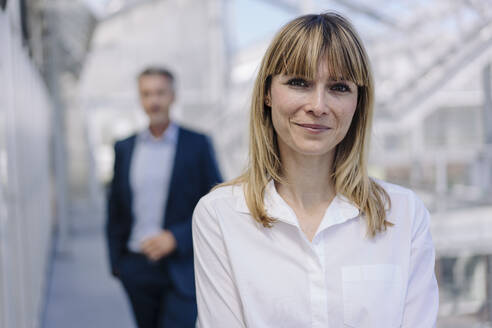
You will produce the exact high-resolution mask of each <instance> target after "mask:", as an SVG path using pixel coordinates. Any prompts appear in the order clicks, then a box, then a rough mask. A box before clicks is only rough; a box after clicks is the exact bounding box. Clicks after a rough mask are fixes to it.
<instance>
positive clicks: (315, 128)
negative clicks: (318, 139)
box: [294, 123, 330, 132]
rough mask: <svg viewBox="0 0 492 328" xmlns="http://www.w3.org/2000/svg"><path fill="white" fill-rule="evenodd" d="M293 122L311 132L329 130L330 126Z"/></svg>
mask: <svg viewBox="0 0 492 328" xmlns="http://www.w3.org/2000/svg"><path fill="white" fill-rule="evenodd" d="M294 124H296V125H298V126H300V127H301V128H305V129H306V130H308V131H312V132H323V131H327V130H330V127H328V126H326V125H321V124H309V123H294Z"/></svg>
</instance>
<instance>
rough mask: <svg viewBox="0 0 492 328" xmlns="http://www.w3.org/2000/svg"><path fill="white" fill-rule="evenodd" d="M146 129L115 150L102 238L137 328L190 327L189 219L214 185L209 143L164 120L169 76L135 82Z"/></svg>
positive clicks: (170, 92) (158, 71)
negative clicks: (105, 235) (147, 121)
mask: <svg viewBox="0 0 492 328" xmlns="http://www.w3.org/2000/svg"><path fill="white" fill-rule="evenodd" d="M138 87H139V93H140V100H141V104H142V107H143V109H144V110H145V113H146V115H147V116H148V118H149V127H148V129H146V130H144V131H142V132H140V133H139V134H138V135H133V136H131V137H129V138H127V139H124V140H122V141H119V142H117V143H116V144H115V163H114V177H113V180H112V182H111V186H110V192H109V197H108V218H107V225H106V233H107V239H108V246H109V255H110V262H111V269H112V273H113V275H115V276H116V277H118V278H119V279H120V280H121V282H122V284H123V287H124V289H125V291H126V293H127V295H128V297H129V300H130V303H131V305H132V308H133V313H134V316H135V320H136V321H137V324H138V326H139V327H140V328H155V327H161V328H188V327H194V324H195V319H196V301H195V285H194V275H193V246H192V237H191V217H192V213H193V209H194V207H195V205H196V204H197V202H198V200H199V199H200V198H201V197H202V196H203V195H205V194H206V193H207V192H208V191H209V190H210V188H211V187H212V186H213V185H214V184H216V183H218V182H220V180H221V177H220V173H219V171H218V168H217V164H216V161H215V157H214V154H213V149H212V146H211V144H210V143H209V141H208V139H207V138H206V137H205V136H204V135H201V134H198V133H196V132H192V131H190V130H187V129H185V128H183V127H180V126H178V125H176V124H175V123H173V122H171V121H170V118H169V110H170V107H171V105H172V104H173V102H174V99H175V90H174V77H173V75H172V73H171V72H170V71H168V70H165V69H162V68H148V69H146V70H144V71H143V72H142V73H140V75H139V77H138Z"/></svg>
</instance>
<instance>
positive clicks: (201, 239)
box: [193, 199, 246, 328]
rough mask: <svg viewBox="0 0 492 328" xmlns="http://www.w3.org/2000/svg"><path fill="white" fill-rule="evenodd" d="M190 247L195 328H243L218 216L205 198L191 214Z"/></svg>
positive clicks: (238, 301) (237, 294) (239, 302)
mask: <svg viewBox="0 0 492 328" xmlns="http://www.w3.org/2000/svg"><path fill="white" fill-rule="evenodd" d="M193 247H194V257H195V282H196V298H197V305H198V327H200V328H240V327H241V328H244V327H246V325H245V323H244V319H243V311H242V304H241V301H240V299H239V293H238V291H237V288H236V284H235V281H234V277H233V275H232V269H231V266H230V262H229V259H228V254H227V251H226V249H225V245H224V240H223V237H222V233H221V230H220V227H219V224H218V222H217V215H216V213H215V211H213V209H211V208H209V207H208V206H207V204H206V202H205V201H204V199H202V200H201V201H200V202H199V203H198V205H197V207H196V208H195V212H194V214H193Z"/></svg>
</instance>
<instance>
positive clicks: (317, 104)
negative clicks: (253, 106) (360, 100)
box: [266, 60, 358, 156]
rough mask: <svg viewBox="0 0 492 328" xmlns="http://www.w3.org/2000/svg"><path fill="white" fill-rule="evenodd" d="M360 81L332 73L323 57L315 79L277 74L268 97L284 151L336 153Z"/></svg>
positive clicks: (355, 100) (348, 119) (351, 114)
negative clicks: (338, 76)
mask: <svg viewBox="0 0 492 328" xmlns="http://www.w3.org/2000/svg"><path fill="white" fill-rule="evenodd" d="M357 92H358V91H357V85H356V84H355V83H353V82H351V81H343V80H338V81H337V80H335V79H334V78H333V76H330V74H329V70H328V63H327V60H321V61H320V66H319V69H318V75H317V76H316V77H315V79H314V80H305V79H303V78H299V77H296V76H289V75H284V74H280V75H276V76H274V77H273V78H272V83H271V87H270V90H269V92H268V93H267V97H266V104H267V105H269V106H270V107H271V111H272V121H273V126H274V128H275V131H276V132H277V136H278V138H277V139H278V145H279V148H280V152H281V154H282V155H284V154H286V153H285V152H294V153H299V154H303V155H311V156H313V155H314V156H333V154H334V151H335V147H336V146H337V145H338V144H339V143H340V142H341V141H342V140H343V138H344V137H345V135H346V134H347V131H348V129H349V127H350V123H351V122H352V117H353V116H354V112H355V108H356V107H357Z"/></svg>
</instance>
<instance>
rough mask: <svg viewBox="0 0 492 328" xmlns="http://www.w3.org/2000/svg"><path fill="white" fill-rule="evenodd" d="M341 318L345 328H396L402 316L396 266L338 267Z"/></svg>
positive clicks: (400, 285)
mask: <svg viewBox="0 0 492 328" xmlns="http://www.w3.org/2000/svg"><path fill="white" fill-rule="evenodd" d="M342 281H343V318H344V323H345V325H346V326H348V327H357V328H366V327H367V328H370V327H371V328H372V327H378V328H396V327H400V326H401V319H402V313H403V306H402V304H403V300H402V293H403V283H402V271H401V267H400V266H399V265H392V264H377V265H360V266H345V267H342Z"/></svg>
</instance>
